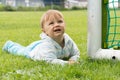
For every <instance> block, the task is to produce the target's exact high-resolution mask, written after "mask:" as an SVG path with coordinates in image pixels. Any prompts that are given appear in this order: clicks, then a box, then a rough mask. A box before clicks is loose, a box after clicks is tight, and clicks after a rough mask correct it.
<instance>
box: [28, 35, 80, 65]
mask: <svg viewBox="0 0 120 80" xmlns="http://www.w3.org/2000/svg"><path fill="white" fill-rule="evenodd" d="M40 37H41V40H40V41H39V42H38V43H37V44H36V45H35V46H34V47H33V46H32V47H33V49H32V50H31V51H30V53H29V56H30V58H31V59H33V60H45V61H47V62H50V63H57V64H61V65H64V64H66V63H68V61H66V60H64V58H68V60H69V59H71V60H74V61H77V60H78V59H79V57H80V51H79V49H78V48H77V45H76V44H75V43H74V41H73V40H72V39H71V38H70V37H69V36H68V35H67V34H66V33H65V34H64V40H65V45H64V48H62V47H61V46H60V45H59V44H58V43H57V42H56V41H55V40H53V39H52V38H50V37H49V36H47V35H46V34H45V33H42V34H40Z"/></svg>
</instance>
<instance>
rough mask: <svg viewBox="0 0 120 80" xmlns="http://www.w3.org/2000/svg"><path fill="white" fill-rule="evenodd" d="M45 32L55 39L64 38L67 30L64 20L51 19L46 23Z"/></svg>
mask: <svg viewBox="0 0 120 80" xmlns="http://www.w3.org/2000/svg"><path fill="white" fill-rule="evenodd" d="M42 30H43V32H45V33H46V34H47V35H48V36H50V37H51V38H53V39H57V38H59V37H62V36H63V34H64V30H65V23H64V20H63V18H61V17H59V18H55V17H53V18H51V19H49V20H47V21H46V22H45V23H44V27H43V29H42Z"/></svg>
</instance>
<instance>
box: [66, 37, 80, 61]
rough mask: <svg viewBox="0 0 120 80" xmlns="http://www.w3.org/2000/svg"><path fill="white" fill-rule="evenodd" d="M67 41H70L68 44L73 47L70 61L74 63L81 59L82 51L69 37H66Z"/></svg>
mask: <svg viewBox="0 0 120 80" xmlns="http://www.w3.org/2000/svg"><path fill="white" fill-rule="evenodd" d="M66 36H67V37H66V38H67V39H68V42H69V44H71V47H70V50H71V53H70V56H71V57H70V59H69V60H74V61H76V62H77V61H78V59H79V58H80V50H79V49H78V47H77V45H76V44H75V42H74V41H73V40H72V39H71V38H70V37H69V36H68V35H66Z"/></svg>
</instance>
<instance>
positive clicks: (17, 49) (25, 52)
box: [2, 40, 40, 58]
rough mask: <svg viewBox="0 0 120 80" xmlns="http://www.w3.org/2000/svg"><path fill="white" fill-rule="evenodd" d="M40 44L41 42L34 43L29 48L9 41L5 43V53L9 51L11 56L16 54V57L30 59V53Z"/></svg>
mask: <svg viewBox="0 0 120 80" xmlns="http://www.w3.org/2000/svg"><path fill="white" fill-rule="evenodd" d="M38 44H40V41H35V42H33V43H31V44H30V45H28V46H26V47H25V46H22V45H20V44H18V43H15V42H12V41H10V40H9V41H7V42H6V43H5V45H4V46H3V49H2V50H3V51H7V52H9V53H11V54H15V55H22V56H25V57H27V58H30V56H29V54H30V52H31V51H32V50H33V49H34V48H35V47H36V46H37V45H38Z"/></svg>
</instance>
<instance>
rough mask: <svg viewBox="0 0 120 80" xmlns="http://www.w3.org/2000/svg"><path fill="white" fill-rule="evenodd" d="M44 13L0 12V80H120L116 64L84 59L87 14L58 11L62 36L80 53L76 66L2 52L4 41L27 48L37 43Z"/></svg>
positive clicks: (119, 66) (85, 53)
mask: <svg viewBox="0 0 120 80" xmlns="http://www.w3.org/2000/svg"><path fill="white" fill-rule="evenodd" d="M43 13H44V12H0V80H120V62H119V61H116V60H111V61H110V60H92V59H90V58H89V57H88V56H87V11H86V10H79V11H62V13H63V15H64V17H65V22H66V33H68V34H69V35H70V36H71V37H72V39H73V40H74V41H75V42H76V44H77V46H78V48H79V49H80V52H81V55H80V60H79V61H80V63H79V64H73V65H65V66H60V65H53V64H48V63H45V62H43V61H33V60H31V59H27V58H25V57H23V56H15V55H11V54H9V53H6V52H3V51H2V46H3V44H4V43H5V42H6V41H7V40H12V41H15V42H18V43H20V44H22V45H24V46H27V45H28V44H30V43H31V42H33V41H36V40H39V39H40V38H39V34H40V33H41V28H40V24H39V23H40V17H41V15H42V14H43Z"/></svg>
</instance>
